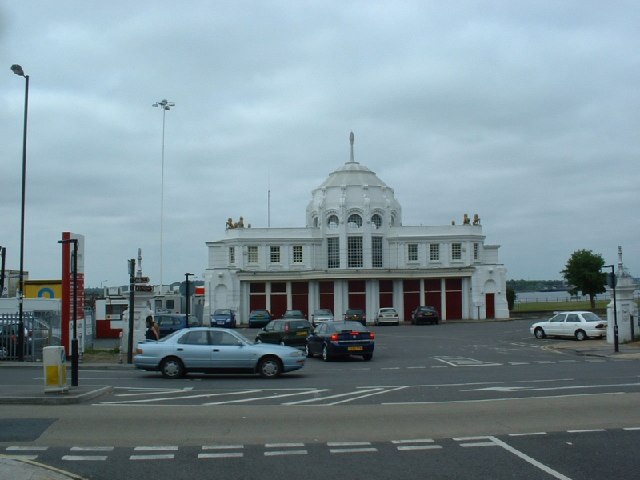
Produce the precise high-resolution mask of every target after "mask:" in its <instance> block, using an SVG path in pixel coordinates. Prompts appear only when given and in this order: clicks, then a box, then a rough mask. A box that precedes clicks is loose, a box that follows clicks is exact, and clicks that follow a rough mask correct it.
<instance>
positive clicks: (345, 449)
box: [329, 448, 378, 453]
mask: <svg viewBox="0 0 640 480" xmlns="http://www.w3.org/2000/svg"><path fill="white" fill-rule="evenodd" d="M377 451H378V449H377V448H344V449H342V448H339V449H333V448H332V449H329V453H362V452H377Z"/></svg>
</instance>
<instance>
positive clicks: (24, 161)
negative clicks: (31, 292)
mask: <svg viewBox="0 0 640 480" xmlns="http://www.w3.org/2000/svg"><path fill="white" fill-rule="evenodd" d="M11 71H12V72H13V73H15V74H16V75H18V76H20V77H24V79H25V91H24V127H23V129H22V209H21V215H20V272H19V274H18V275H19V277H18V278H19V279H18V352H17V353H18V360H19V361H24V318H23V315H24V313H23V309H22V308H23V306H22V297H23V294H24V274H23V271H24V207H25V185H26V175H27V112H28V107H29V75H25V73H24V70H22V67H21V66H20V65H11Z"/></svg>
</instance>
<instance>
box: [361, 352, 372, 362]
mask: <svg viewBox="0 0 640 480" xmlns="http://www.w3.org/2000/svg"><path fill="white" fill-rule="evenodd" d="M362 358H363V359H364V361H365V362H368V361H369V360H371V359H372V358H373V353H367V354H365V355H363V356H362Z"/></svg>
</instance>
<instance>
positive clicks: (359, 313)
mask: <svg viewBox="0 0 640 480" xmlns="http://www.w3.org/2000/svg"><path fill="white" fill-rule="evenodd" d="M344 321H345V322H347V321H352V322H360V323H361V324H362V325H366V324H367V318H366V316H365V313H364V310H362V309H361V308H348V309H347V311H346V312H345V313H344Z"/></svg>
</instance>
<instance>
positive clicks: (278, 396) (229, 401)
mask: <svg viewBox="0 0 640 480" xmlns="http://www.w3.org/2000/svg"><path fill="white" fill-rule="evenodd" d="M325 391H326V390H305V391H303V392H294V393H280V394H276V395H267V396H264V397H250V398H241V399H239V400H227V401H223V402H208V403H203V404H202V405H205V406H211V405H228V404H231V403H248V402H255V401H260V400H267V399H273V398H286V397H295V396H300V395H311V394H317V393H320V392H325ZM312 400H315V399H312ZM294 403H295V402H294ZM284 405H288V404H286V403H285V404H284Z"/></svg>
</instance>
